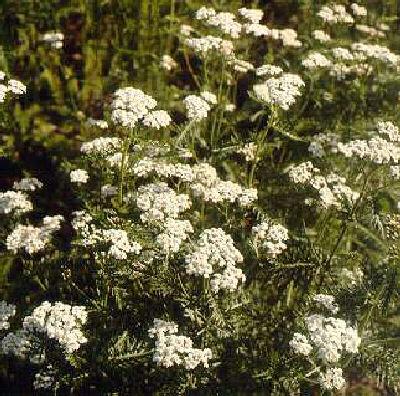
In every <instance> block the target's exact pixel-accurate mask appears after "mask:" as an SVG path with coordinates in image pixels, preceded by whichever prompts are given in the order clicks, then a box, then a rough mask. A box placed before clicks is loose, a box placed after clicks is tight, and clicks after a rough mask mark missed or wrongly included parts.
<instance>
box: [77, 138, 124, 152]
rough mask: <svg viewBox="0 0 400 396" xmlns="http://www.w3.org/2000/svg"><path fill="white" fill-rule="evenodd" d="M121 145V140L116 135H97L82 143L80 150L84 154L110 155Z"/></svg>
mask: <svg viewBox="0 0 400 396" xmlns="http://www.w3.org/2000/svg"><path fill="white" fill-rule="evenodd" d="M120 147H121V140H120V139H118V138H116V137H99V138H97V139H94V140H91V141H89V142H85V143H82V146H81V152H82V153H84V154H98V155H110V154H112V153H114V152H115V150H117V149H119V148H120Z"/></svg>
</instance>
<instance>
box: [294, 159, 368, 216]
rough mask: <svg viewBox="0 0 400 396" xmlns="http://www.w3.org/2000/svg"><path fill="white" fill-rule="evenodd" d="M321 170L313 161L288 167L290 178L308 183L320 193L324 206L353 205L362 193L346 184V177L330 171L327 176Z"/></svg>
mask: <svg viewBox="0 0 400 396" xmlns="http://www.w3.org/2000/svg"><path fill="white" fill-rule="evenodd" d="M319 172H320V170H319V169H318V168H316V167H314V165H313V164H312V163H311V162H303V163H300V164H298V165H296V166H294V165H292V166H290V167H289V169H288V174H289V178H290V179H291V180H292V181H293V182H294V183H296V184H308V185H309V186H311V187H313V188H314V189H315V190H316V191H317V192H318V193H319V198H320V204H321V205H322V207H324V208H329V207H330V206H334V207H336V208H338V209H345V208H346V205H353V204H354V203H355V202H356V201H357V199H358V198H359V197H360V194H359V193H358V192H356V191H353V190H352V189H351V188H350V187H348V186H346V184H345V183H346V178H345V177H341V176H339V175H337V174H336V173H333V172H332V173H330V174H328V175H327V176H326V177H324V176H321V175H319Z"/></svg>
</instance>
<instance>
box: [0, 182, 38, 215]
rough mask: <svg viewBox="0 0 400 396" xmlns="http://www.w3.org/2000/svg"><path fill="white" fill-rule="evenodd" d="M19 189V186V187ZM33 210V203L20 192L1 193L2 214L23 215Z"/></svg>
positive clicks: (0, 211)
mask: <svg viewBox="0 0 400 396" xmlns="http://www.w3.org/2000/svg"><path fill="white" fill-rule="evenodd" d="M17 187H18V185H17ZM32 209H33V205H32V202H31V201H29V199H28V197H27V196H26V194H24V193H22V192H20V191H6V192H0V214H2V213H3V214H9V213H12V212H14V213H15V214H22V213H26V212H29V211H31V210H32Z"/></svg>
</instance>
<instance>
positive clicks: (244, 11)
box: [238, 7, 264, 24]
mask: <svg viewBox="0 0 400 396" xmlns="http://www.w3.org/2000/svg"><path fill="white" fill-rule="evenodd" d="M238 13H239V15H241V16H242V17H243V18H244V19H246V20H247V21H248V22H250V23H254V24H256V23H260V21H261V19H262V18H263V16H264V13H263V10H260V9H258V8H244V7H243V8H239V9H238Z"/></svg>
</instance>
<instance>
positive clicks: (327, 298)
mask: <svg viewBox="0 0 400 396" xmlns="http://www.w3.org/2000/svg"><path fill="white" fill-rule="evenodd" d="M312 300H313V301H314V302H316V303H318V304H320V305H322V306H323V307H325V308H326V309H327V310H328V311H330V312H332V313H333V314H337V313H338V311H339V307H338V305H337V304H336V303H335V297H334V296H332V295H330V294H316V295H314V296H313V297H312Z"/></svg>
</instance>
